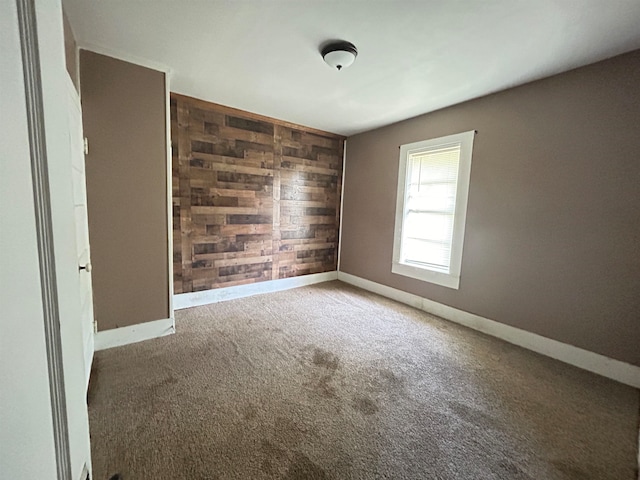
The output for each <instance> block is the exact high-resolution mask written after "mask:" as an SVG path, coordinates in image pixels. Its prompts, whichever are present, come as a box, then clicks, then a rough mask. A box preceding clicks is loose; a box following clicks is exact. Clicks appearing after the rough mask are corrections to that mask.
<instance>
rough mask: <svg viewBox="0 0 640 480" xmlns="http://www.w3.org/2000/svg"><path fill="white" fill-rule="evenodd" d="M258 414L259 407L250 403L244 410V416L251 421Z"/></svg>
mask: <svg viewBox="0 0 640 480" xmlns="http://www.w3.org/2000/svg"><path fill="white" fill-rule="evenodd" d="M257 416H258V409H257V408H256V406H255V405H252V404H249V405H247V406H246V407H245V408H244V409H243V410H242V418H244V419H245V420H248V421H251V420H254V419H255V418H256V417H257Z"/></svg>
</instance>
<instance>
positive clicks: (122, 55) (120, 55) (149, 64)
mask: <svg viewBox="0 0 640 480" xmlns="http://www.w3.org/2000/svg"><path fill="white" fill-rule="evenodd" d="M78 49H80V50H88V51H90V52H93V53H99V54H100V55H106V56H107V57H111V58H115V59H118V60H122V61H124V62H129V63H134V64H136V65H140V66H141V67H146V68H150V69H151V70H157V71H160V72H164V73H166V74H167V75H169V74H171V73H172V71H173V70H172V69H171V67H168V66H167V65H165V64H163V63H161V62H156V61H154V60H147V59H145V58H141V57H136V56H135V55H131V54H129V53H126V52H122V51H119V50H114V49H112V48H109V47H103V46H100V45H96V44H95V43H91V42H84V43H82V44H80V43H78Z"/></svg>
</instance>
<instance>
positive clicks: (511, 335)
mask: <svg viewBox="0 0 640 480" xmlns="http://www.w3.org/2000/svg"><path fill="white" fill-rule="evenodd" d="M338 280H340V281H342V282H345V283H348V284H350V285H354V286H356V287H359V288H362V289H364V290H368V291H370V292H373V293H376V294H378V295H382V296H383V297H387V298H391V299H393V300H396V301H398V302H400V303H404V304H406V305H410V306H412V307H415V308H418V309H420V310H424V311H425V312H427V313H430V314H432V315H436V316H438V317H441V318H444V319H445V320H449V321H452V322H454V323H458V324H460V325H464V326H465V327H469V328H472V329H474V330H478V331H480V332H483V333H486V334H487V335H491V336H493V337H496V338H499V339H501V340H504V341H506V342H509V343H512V344H514V345H518V346H520V347H523V348H526V349H528V350H532V351H534V352H537V353H540V354H542V355H546V356H547V357H551V358H554V359H556V360H560V361H561V362H564V363H568V364H570V365H573V366H575V367H578V368H582V369H584V370H588V371H590V372H593V373H597V374H598V375H602V376H604V377H607V378H610V379H612V380H616V381H618V382H620V383H624V384H626V385H630V386H632V387H635V388H640V367H637V366H635V365H631V364H629V363H625V362H621V361H620V360H615V359H613V358H609V357H605V356H604V355H600V354H598V353H594V352H590V351H588V350H584V349H582V348H578V347H574V346H573V345H568V344H566V343H562V342H558V341H557V340H552V339H550V338H546V337H543V336H541V335H537V334H535V333H531V332H527V331H526V330H521V329H519V328H515V327H512V326H509V325H505V324H504V323H500V322H496V321H494V320H489V319H488V318H484V317H481V316H479V315H475V314H473V313H469V312H465V311H463V310H458V309H456V308H453V307H450V306H448V305H443V304H441V303H438V302H434V301H432V300H429V299H426V298H423V297H420V296H418V295H414V294H411V293H407V292H403V291H402V290H397V289H395V288H392V287H388V286H386V285H382V284H380V283H376V282H372V281H371V280H366V279H364V278H361V277H357V276H355V275H351V274H349V273H344V272H338Z"/></svg>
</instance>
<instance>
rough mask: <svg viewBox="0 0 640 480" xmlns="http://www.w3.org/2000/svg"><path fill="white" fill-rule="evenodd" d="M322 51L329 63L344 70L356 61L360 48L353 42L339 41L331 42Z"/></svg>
mask: <svg viewBox="0 0 640 480" xmlns="http://www.w3.org/2000/svg"><path fill="white" fill-rule="evenodd" d="M320 53H321V54H322V58H323V59H324V61H325V62H327V64H328V65H330V66H331V67H333V68H335V69H337V70H342V69H343V68H346V67H348V66H349V65H351V64H352V63H353V62H354V61H355V59H356V56H357V55H358V49H357V48H356V46H355V45H354V44H353V43H350V42H345V41H339V42H331V43H329V44H328V45H327V46H326V47H324V48H323V49H322V50H321V51H320Z"/></svg>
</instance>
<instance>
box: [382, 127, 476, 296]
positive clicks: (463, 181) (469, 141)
mask: <svg viewBox="0 0 640 480" xmlns="http://www.w3.org/2000/svg"><path fill="white" fill-rule="evenodd" d="M474 137H475V130H471V131H469V132H463V133H457V134H454V135H448V136H446V137H440V138H434V139H431V140H424V141H421V142H415V143H409V144H406V145H402V146H401V147H400V165H399V169H398V196H397V200H396V224H395V230H394V235H393V262H392V265H391V272H392V273H395V274H398V275H404V276H406V277H411V278H415V279H417V280H423V281H425V282H430V283H434V284H437V285H442V286H443V287H448V288H453V289H456V290H457V289H458V288H459V287H460V273H461V269H462V247H463V243H464V228H465V224H466V219H467V199H468V196H469V181H470V178H471V157H472V152H473V139H474ZM456 144H460V163H459V166H458V185H457V191H456V207H455V213H454V221H453V239H452V244H451V265H450V268H449V273H443V272H437V271H434V270H429V269H426V268H421V267H416V266H413V265H409V264H407V263H401V262H400V249H401V245H402V222H403V220H404V207H405V205H404V204H405V189H406V184H407V158H408V157H409V154H411V153H413V152H415V151H419V150H425V149H432V148H435V147H447V146H450V145H456Z"/></svg>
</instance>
